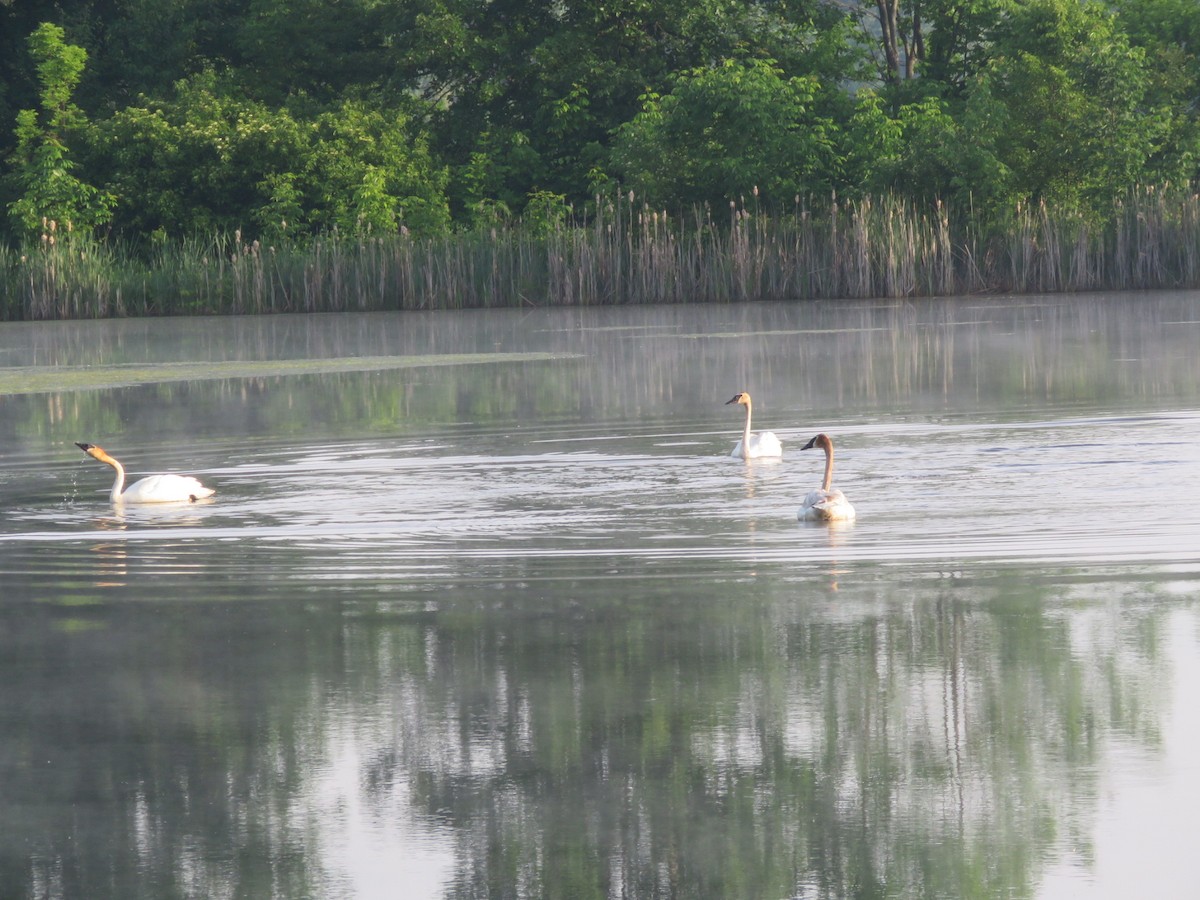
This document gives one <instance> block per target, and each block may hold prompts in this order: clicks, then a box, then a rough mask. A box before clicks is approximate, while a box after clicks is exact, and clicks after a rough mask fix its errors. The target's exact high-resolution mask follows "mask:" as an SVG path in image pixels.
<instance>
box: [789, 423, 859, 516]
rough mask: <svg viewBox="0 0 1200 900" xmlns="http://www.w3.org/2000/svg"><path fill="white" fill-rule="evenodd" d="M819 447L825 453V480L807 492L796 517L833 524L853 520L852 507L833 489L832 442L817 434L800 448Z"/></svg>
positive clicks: (823, 435)
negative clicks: (816, 487)
mask: <svg viewBox="0 0 1200 900" xmlns="http://www.w3.org/2000/svg"><path fill="white" fill-rule="evenodd" d="M814 447H820V448H821V449H822V450H824V451H825V479H824V480H823V481H822V482H821V487H820V488H819V489H818V490H815V491H809V492H808V495H807V496H805V498H804V502H803V503H802V504H801V505H800V512H799V514H798V515H797V518H799V519H800V520H801V521H803V522H834V521H846V520H848V519H853V518H854V507H853V506H851V505H850V501H849V500H847V499H846V495H845V494H843V493H842V492H841V491H839V490H836V489H835V488H834V487H833V441H831V440H830V439H829V435H827V434H818V435H817V436H816V437H815V438H813V439H812V440H811V441H809V442H808V443H807V444H805V445H804V446H803V447H801V448H800V449H801V450H812V449H813V448H814Z"/></svg>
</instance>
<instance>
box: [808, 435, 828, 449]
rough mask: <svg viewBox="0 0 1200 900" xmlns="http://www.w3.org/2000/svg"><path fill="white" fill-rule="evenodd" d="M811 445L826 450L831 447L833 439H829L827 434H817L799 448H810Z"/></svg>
mask: <svg viewBox="0 0 1200 900" xmlns="http://www.w3.org/2000/svg"><path fill="white" fill-rule="evenodd" d="M813 447H820V448H821V449H822V450H828V449H830V448H831V447H833V441H831V440H830V439H829V435H827V434H818V435H817V436H816V437H815V438H813V439H812V440H811V441H809V442H808V443H807V444H805V445H804V446H803V447H801V448H800V449H801V450H811V449H812V448H813Z"/></svg>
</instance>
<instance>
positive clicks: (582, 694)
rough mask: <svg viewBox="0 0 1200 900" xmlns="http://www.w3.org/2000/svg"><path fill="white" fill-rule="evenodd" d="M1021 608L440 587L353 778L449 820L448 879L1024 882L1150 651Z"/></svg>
mask: <svg viewBox="0 0 1200 900" xmlns="http://www.w3.org/2000/svg"><path fill="white" fill-rule="evenodd" d="M1047 599H1052V598H1049V597H1047V596H1046V592H1042V591H1033V592H1030V591H1029V590H1028V589H1026V588H1021V587H1020V586H1019V585H1017V584H1013V585H1009V586H1005V587H1002V588H1001V589H999V590H997V591H995V592H992V591H984V590H980V591H970V590H967V591H963V590H955V591H941V592H937V591H933V592H931V593H929V594H925V593H924V592H922V591H920V590H914V591H913V592H912V594H911V595H909V596H904V597H895V596H894V595H889V597H888V599H887V601H886V604H885V606H884V608H883V609H879V610H876V609H874V608H871V609H868V610H864V611H861V612H858V613H855V612H853V611H851V612H849V613H848V614H847V615H845V616H844V617H838V616H836V615H835V616H827V615H825V614H821V615H809V614H807V613H806V612H805V611H804V607H805V604H806V603H807V602H808V601H807V599H806V598H804V597H800V598H796V599H795V601H794V602H789V599H788V598H787V597H786V596H785V595H784V594H781V595H780V596H777V597H776V599H775V600H774V601H773V602H771V603H769V604H764V605H760V606H758V607H755V608H747V607H746V606H745V605H744V604H743V605H741V607H740V608H738V609H728V608H726V607H725V606H724V605H723V604H722V602H721V600H720V599H719V598H717V597H712V596H702V597H696V596H692V597H689V598H687V599H686V600H680V599H679V598H673V597H665V596H664V597H653V598H650V597H646V598H642V600H641V602H636V603H626V602H624V601H620V600H616V599H612V600H610V601H609V602H607V603H603V604H600V607H599V608H598V607H597V605H596V604H594V603H589V604H587V608H586V609H584V608H580V609H579V610H577V611H576V614H575V615H574V616H572V617H569V618H568V619H567V620H565V621H564V619H563V617H561V616H546V617H543V616H538V615H537V614H536V612H535V611H532V610H531V611H527V613H526V614H525V615H521V614H520V613H521V611H519V610H513V609H507V610H504V611H501V610H499V609H495V608H492V609H489V608H488V605H487V604H486V603H485V602H484V601H482V600H480V601H478V602H476V603H464V604H462V605H461V606H460V605H459V604H450V605H449V606H448V607H447V609H446V610H445V611H444V613H443V614H439V615H438V616H436V617H434V619H433V620H432V621H431V622H430V623H429V624H428V625H427V626H423V627H422V628H421V633H422V635H423V638H422V643H423V645H424V646H425V647H426V661H425V663H423V665H422V669H423V671H422V673H421V680H422V683H421V684H420V685H419V686H416V687H415V689H416V691H417V693H418V695H419V696H420V699H421V706H420V707H418V708H416V709H414V710H413V713H414V714H415V716H416V718H415V720H412V719H410V720H408V721H407V723H406V725H405V727H404V728H403V729H401V730H398V732H397V740H398V742H399V743H398V747H397V748H395V749H394V751H392V752H389V753H386V754H385V755H384V756H383V757H381V760H385V761H383V762H381V765H384V766H394V767H395V769H394V770H392V771H389V772H388V773H387V775H386V776H385V775H381V774H380V773H379V772H377V771H376V772H374V773H373V775H372V781H373V782H374V783H389V782H393V781H395V780H397V779H400V778H403V777H404V774H405V772H406V771H407V773H408V775H409V777H411V778H413V779H414V781H415V783H416V784H417V785H419V790H420V797H421V799H422V801H423V803H424V805H425V807H426V809H427V810H428V811H429V812H430V813H431V814H438V815H445V816H449V817H450V819H451V821H453V822H454V824H455V825H456V827H457V829H458V830H459V831H460V832H461V838H460V847H461V850H460V852H461V854H462V855H463V859H462V860H461V863H462V864H461V866H460V869H459V872H458V881H457V882H456V885H455V889H454V891H453V892H452V893H455V894H461V895H467V896H476V895H484V894H486V895H492V896H494V895H497V894H498V895H511V894H522V893H525V892H526V891H525V890H524V889H523V887H522V886H525V887H528V886H533V887H534V888H535V890H534V891H533V892H534V893H544V894H546V895H549V896H568V895H570V896H578V895H587V894H592V893H598V894H601V895H613V894H618V895H622V896H645V895H651V896H654V895H662V894H668V895H679V896H787V895H790V894H794V893H803V892H804V891H812V892H815V893H818V894H822V895H834V896H844V895H848V894H862V893H868V894H870V893H882V894H887V895H892V896H913V895H935V896H967V895H972V894H974V895H978V896H998V895H1004V896H1008V895H1013V894H1022V893H1027V892H1028V891H1029V889H1030V887H1031V885H1032V884H1033V883H1034V882H1035V881H1036V879H1037V877H1038V875H1039V870H1038V862H1039V860H1041V859H1043V858H1044V854H1045V853H1046V852H1047V851H1048V849H1049V848H1050V847H1051V845H1052V844H1053V843H1054V841H1055V840H1056V839H1058V838H1059V837H1060V833H1059V832H1060V831H1061V830H1063V829H1064V828H1068V829H1069V828H1071V827H1077V826H1078V824H1079V823H1078V822H1077V821H1075V815H1076V807H1077V806H1079V805H1081V804H1082V805H1084V806H1087V805H1088V801H1089V800H1091V799H1092V798H1093V797H1094V785H1093V784H1091V783H1090V780H1089V776H1088V775H1087V774H1084V773H1087V772H1089V771H1092V765H1091V764H1094V763H1095V762H1096V761H1097V759H1098V756H1099V755H1100V754H1101V753H1102V752H1103V750H1104V743H1105V741H1106V740H1107V737H1108V736H1109V735H1110V734H1111V733H1112V732H1113V731H1118V732H1125V731H1128V732H1131V733H1133V734H1134V735H1136V736H1137V737H1138V738H1139V739H1142V740H1152V739H1153V731H1154V727H1153V723H1154V720H1155V718H1156V717H1155V715H1154V713H1153V712H1152V711H1153V710H1154V709H1155V695H1154V689H1155V685H1154V682H1155V678H1154V676H1155V675H1156V674H1157V673H1155V672H1154V671H1153V669H1154V667H1155V665H1156V664H1155V659H1154V657H1153V656H1152V655H1151V656H1147V655H1146V653H1145V648H1144V647H1141V646H1139V647H1136V648H1134V647H1130V646H1128V645H1127V644H1123V643H1120V642H1117V643H1114V644H1112V645H1110V646H1109V647H1107V648H1105V649H1104V650H1103V652H1101V653H1099V654H1097V655H1089V656H1079V655H1076V654H1075V653H1074V652H1073V649H1074V648H1073V639H1072V633H1071V632H1072V631H1073V628H1074V624H1073V622H1072V620H1071V619H1069V618H1058V619H1056V618H1054V617H1046V616H1044V615H1042V614H1041V612H1040V605H1041V604H1042V603H1043V602H1045V601H1046V600H1047ZM839 602H848V603H850V604H851V607H852V610H853V607H854V606H857V605H861V604H863V603H866V604H869V605H870V606H872V607H874V606H875V605H877V604H879V603H883V602H884V601H882V598H875V597H869V596H868V597H865V598H864V597H862V596H861V595H860V596H858V597H853V596H851V597H845V596H844V595H843V597H842V598H841V600H840V601H839ZM643 604H645V605H643ZM514 613H515V614H514ZM1154 619H1155V616H1154V615H1153V613H1150V612H1149V611H1147V620H1148V621H1147V622H1146V623H1145V624H1144V625H1143V626H1142V628H1143V630H1151V631H1152V630H1153V628H1154V626H1153V624H1151V623H1152V622H1153V621H1154ZM1132 696H1136V697H1137V700H1136V701H1135V702H1133V703H1130V702H1128V700H1130V699H1132ZM1117 698H1125V701H1124V702H1118V700H1117ZM1139 707H1140V710H1141V711H1140V712H1138V711H1137V710H1138V708H1139ZM1147 710H1150V711H1151V712H1150V714H1149V715H1147V714H1146V711H1147ZM1079 838H1080V840H1083V839H1084V838H1083V833H1082V831H1081V834H1080V835H1079Z"/></svg>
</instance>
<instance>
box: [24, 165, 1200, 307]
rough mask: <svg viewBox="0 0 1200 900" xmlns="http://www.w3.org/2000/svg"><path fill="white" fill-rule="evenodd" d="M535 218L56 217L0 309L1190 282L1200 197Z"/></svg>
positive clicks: (514, 300)
mask: <svg viewBox="0 0 1200 900" xmlns="http://www.w3.org/2000/svg"><path fill="white" fill-rule="evenodd" d="M597 209H598V211H597V212H595V213H593V214H591V215H590V216H587V217H580V218H578V219H576V220H570V219H568V218H567V217H563V218H562V219H561V220H559V221H556V222H551V223H545V222H542V223H538V224H537V225H536V226H522V225H519V224H518V225H507V226H497V227H495V228H492V229H478V230H475V231H473V232H467V233H460V234H452V235H445V236H439V237H432V238H413V237H409V236H407V235H394V236H387V237H341V236H339V235H338V234H337V233H336V232H335V233H332V234H329V235H326V236H323V237H316V238H312V239H309V240H308V241H306V242H303V243H301V242H294V243H280V244H279V245H268V244H265V243H262V242H259V241H253V242H250V243H244V242H243V241H242V240H241V235H240V232H239V233H237V234H236V235H235V236H234V238H233V239H226V238H216V239H213V240H211V241H199V240H194V241H186V242H182V243H177V244H166V245H162V246H160V247H158V248H157V249H156V250H155V252H154V253H153V254H151V256H150V257H149V258H146V257H145V256H140V255H138V254H136V253H134V252H132V251H123V250H122V249H120V248H119V247H118V246H113V245H109V244H105V243H100V242H97V241H95V240H91V239H87V238H81V237H79V236H78V235H73V234H69V233H67V230H66V229H65V228H59V227H58V225H57V223H54V222H48V223H47V229H46V231H45V233H44V234H43V235H42V237H41V240H40V242H39V243H38V244H36V245H34V246H32V247H26V248H24V249H21V250H13V249H10V248H3V249H0V319H3V320H6V321H19V320H47V319H80V318H107V317H121V316H175V315H222V314H232V315H238V314H260V313H288V312H339V311H376V310H446V309H471V308H503V307H521V306H530V307H540V306H599V305H637V304H654V303H659V304H662V303H690V302H706V303H729V302H740V301H755V300H809V299H830V300H833V299H845V298H902V297H908V298H915V297H932V296H939V295H943V296H944V295H955V294H976V293H1016V294H1023V293H1058V292H1072V291H1086V290H1140V289H1156V288H1196V287H1200V195H1197V194H1196V193H1193V192H1191V191H1186V192H1185V191H1173V190H1170V189H1161V188H1144V189H1140V190H1137V191H1135V192H1132V193H1131V195H1130V196H1129V197H1128V198H1127V199H1126V200H1125V201H1123V202H1121V203H1118V204H1116V205H1115V207H1114V211H1113V215H1112V216H1111V218H1110V219H1109V220H1108V221H1106V222H1101V223H1100V224H1091V223H1089V222H1088V221H1087V220H1086V219H1085V218H1084V217H1083V216H1081V215H1079V214H1077V213H1073V212H1065V213H1064V212H1059V211H1056V210H1054V209H1051V208H1048V207H1047V206H1046V205H1045V204H1039V205H1037V206H1035V207H1018V208H1017V209H1015V210H1014V211H1013V212H1012V215H1011V216H1010V218H1009V220H1008V221H1006V222H1003V223H997V224H995V225H992V226H991V227H989V228H987V229H984V228H981V227H979V226H976V225H974V224H971V223H970V221H969V220H966V221H964V222H963V223H961V224H959V223H956V221H954V218H955V217H952V216H951V215H950V213H949V212H948V210H947V208H946V207H945V206H943V205H942V204H935V205H934V206H932V207H931V208H929V209H921V208H918V207H917V206H916V205H915V204H913V203H912V202H910V201H907V200H903V199H898V198H892V197H884V198H879V199H871V198H867V199H862V200H852V201H849V202H840V201H838V200H837V199H836V198H831V199H830V200H829V201H827V202H826V203H825V204H824V205H823V206H822V207H820V208H818V209H814V208H812V207H810V206H809V205H807V204H802V203H800V202H797V204H796V206H795V208H794V209H793V210H791V211H789V212H788V213H786V214H778V213H776V214H767V213H765V212H761V211H758V210H756V209H754V208H753V206H750V207H748V206H747V205H745V204H744V203H736V204H730V207H729V209H728V211H727V213H726V214H725V215H723V216H721V215H718V214H717V213H714V212H709V211H701V212H697V213H694V214H693V215H692V216H691V217H690V218H682V217H671V216H669V215H668V214H666V213H663V212H659V211H654V210H651V209H649V208H648V207H645V206H643V205H639V204H638V203H637V202H636V199H635V198H634V197H633V196H632V195H623V196H621V197H620V198H619V199H616V200H614V201H612V202H606V203H603V204H597Z"/></svg>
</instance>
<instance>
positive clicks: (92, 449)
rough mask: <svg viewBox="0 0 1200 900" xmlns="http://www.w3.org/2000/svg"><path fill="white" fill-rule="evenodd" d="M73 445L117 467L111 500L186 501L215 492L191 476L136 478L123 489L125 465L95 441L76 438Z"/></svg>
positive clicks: (146, 501) (126, 501) (199, 498)
mask: <svg viewBox="0 0 1200 900" xmlns="http://www.w3.org/2000/svg"><path fill="white" fill-rule="evenodd" d="M75 446H76V447H78V448H79V449H80V450H82V451H83V452H84V453H86V454H87V455H88V456H90V457H91V458H92V459H98V460H99V461H100V462H102V463H107V464H108V465H110V466H112V467H113V468H114V469H116V470H117V479H116V481H114V482H113V486H112V493H111V494H109V495H108V496H109V499H110V500H112V501H113V502H114V503H118V502H125V503H182V502H185V501H186V502H191V503H194V502H195V501H197V500H203V499H204V498H205V497H211V496H212V495H213V494H215V493H216V491H214V490H213V489H212V488H207V487H205V486H204V485H202V484H201V483H200V482H199V481H197V480H196V479H195V478H193V477H192V476H190V475H151V476H149V477H148V478H143V479H141V480H140V481H135V482H134V483H133V484H131V485H130V486H129V488H128V489H127V490H125V491H124V492H122V490H121V489H122V488H123V487H125V467H124V466H122V465H121V464H120V463H119V462H117V461H116V460H115V459H113V458H112V457H111V456H109V455H108V454H107V453H105V452H104V449H103V448H102V447H97V446H96V445H95V444H81V443H79V442H78V441H76V442H75Z"/></svg>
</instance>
